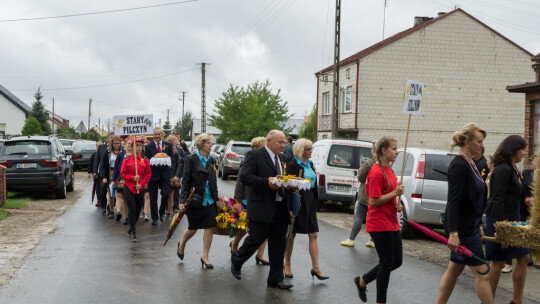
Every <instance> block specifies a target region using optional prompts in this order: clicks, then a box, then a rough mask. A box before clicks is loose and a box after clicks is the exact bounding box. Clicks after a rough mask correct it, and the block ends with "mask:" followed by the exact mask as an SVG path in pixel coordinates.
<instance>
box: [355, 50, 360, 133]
mask: <svg viewBox="0 0 540 304" xmlns="http://www.w3.org/2000/svg"><path fill="white" fill-rule="evenodd" d="M359 71H360V59H358V60H356V108H355V111H354V112H355V113H354V129H358V83H359V82H360V80H359V79H360V75H359ZM356 137H357V138H358V134H356Z"/></svg>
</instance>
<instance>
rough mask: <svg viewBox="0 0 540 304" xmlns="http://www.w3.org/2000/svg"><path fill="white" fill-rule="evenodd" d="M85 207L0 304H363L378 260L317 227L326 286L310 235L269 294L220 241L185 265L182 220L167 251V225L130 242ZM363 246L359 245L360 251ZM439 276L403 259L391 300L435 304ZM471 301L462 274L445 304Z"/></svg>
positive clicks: (142, 226)
mask: <svg viewBox="0 0 540 304" xmlns="http://www.w3.org/2000/svg"><path fill="white" fill-rule="evenodd" d="M218 187H219V189H220V194H224V195H225V196H230V195H232V193H233V187H234V182H233V181H227V182H223V181H221V179H219V182H218ZM89 202H90V189H88V191H87V193H86V195H84V196H83V197H81V199H80V200H79V201H78V202H77V204H76V205H75V206H74V207H73V208H72V209H71V210H69V211H68V212H66V213H65V214H64V215H63V216H62V218H61V220H60V224H59V227H58V229H57V230H56V231H55V232H54V233H52V234H51V235H49V236H47V237H45V238H44V239H43V240H42V242H41V244H40V245H39V246H38V247H37V248H36V249H35V250H34V252H33V253H32V254H31V255H30V256H29V257H28V259H27V261H26V263H25V265H24V266H23V267H22V268H21V269H20V271H19V272H18V274H17V276H16V277H15V278H14V279H13V280H12V281H11V282H9V283H8V284H6V285H4V286H3V287H2V288H1V289H0V302H1V303H10V304H14V303H213V302H217V303H334V302H339V303H360V300H359V299H358V296H357V292H356V288H355V287H354V284H353V282H352V279H353V277H355V276H358V275H361V274H362V273H364V272H367V271H368V270H369V269H370V268H371V267H372V266H373V265H375V264H376V263H377V255H376V253H375V250H374V249H370V248H367V247H364V246H363V245H361V246H358V245H357V246H356V247H355V248H354V249H351V248H344V247H341V246H339V241H340V240H342V239H343V238H344V236H346V235H347V234H348V232H346V231H344V230H343V229H341V228H337V227H334V226H331V225H328V224H327V223H325V222H322V221H319V226H320V230H321V232H320V234H319V256H320V265H321V268H322V270H323V272H324V274H325V275H328V276H330V279H329V280H327V281H317V279H316V278H315V281H312V278H311V275H310V269H311V261H310V257H309V253H308V238H307V236H303V235H298V236H297V238H296V242H295V247H294V249H295V250H294V253H293V273H294V279H291V280H288V279H287V281H290V282H291V283H292V284H294V288H293V289H291V290H285V291H283V290H276V289H271V288H267V287H266V276H267V274H268V266H258V265H255V257H253V258H251V259H250V260H249V261H248V262H246V264H244V267H243V268H242V280H240V281H238V280H236V279H234V278H233V277H232V275H231V274H230V253H229V246H228V244H229V241H230V239H229V237H227V236H215V237H214V239H213V243H212V248H211V250H210V261H211V263H213V264H214V266H215V267H216V268H215V269H213V270H208V269H202V268H201V263H200V261H199V260H200V257H201V254H202V231H199V232H198V233H197V234H196V235H195V236H194V237H193V238H192V239H191V240H190V242H189V243H188V244H187V246H186V250H185V258H184V261H180V260H179V259H178V257H177V256H176V245H177V242H178V241H179V239H180V236H181V234H182V233H183V231H184V230H185V229H186V227H187V219H186V218H184V220H183V221H182V223H181V225H180V226H179V228H178V230H177V231H176V233H175V234H174V236H173V237H172V239H171V240H170V241H169V243H168V244H167V245H166V246H165V247H163V246H162V244H163V241H164V238H165V235H166V233H167V230H168V224H169V222H168V221H166V222H165V223H159V224H158V225H157V226H152V225H150V222H144V221H142V220H140V221H139V223H138V225H137V236H138V237H139V240H140V241H139V242H138V243H132V242H131V241H130V239H129V238H128V237H127V236H126V232H127V230H128V226H125V225H122V224H121V223H119V222H116V221H115V220H109V219H107V218H106V217H105V216H102V215H101V213H100V212H99V210H98V209H97V208H96V207H94V206H92V205H90V203H89ZM365 241H366V240H364V239H361V238H358V239H357V243H358V244H363V243H364V242H365ZM444 270H445V269H444V268H443V267H440V266H438V265H434V264H430V263H426V262H422V261H419V260H416V259H413V258H410V257H408V256H404V260H403V266H402V267H401V268H399V269H398V270H396V271H394V272H392V276H391V279H390V288H389V291H388V302H389V303H406V304H411V303H434V302H435V299H436V296H437V289H438V284H439V281H440V278H441V276H442V274H443V273H444ZM375 295H376V291H375V283H372V284H370V285H369V286H368V303H374V302H375ZM510 300H511V294H510V292H508V291H505V290H498V293H497V299H496V302H497V303H508V302H510ZM478 302H479V301H478V299H477V297H476V294H475V292H474V281H473V279H472V278H470V277H468V276H462V277H461V278H460V280H459V281H458V284H457V285H456V288H455V290H454V293H453V295H452V297H451V299H450V302H449V303H478ZM525 303H537V302H534V301H530V300H527V301H525Z"/></svg>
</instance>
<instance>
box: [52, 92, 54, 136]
mask: <svg viewBox="0 0 540 304" xmlns="http://www.w3.org/2000/svg"><path fill="white" fill-rule="evenodd" d="M52 134H54V97H53V99H52Z"/></svg>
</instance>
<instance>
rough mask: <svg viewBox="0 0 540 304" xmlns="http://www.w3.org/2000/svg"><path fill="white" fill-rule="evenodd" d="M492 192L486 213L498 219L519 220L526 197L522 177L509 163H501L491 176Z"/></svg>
mask: <svg viewBox="0 0 540 304" xmlns="http://www.w3.org/2000/svg"><path fill="white" fill-rule="evenodd" d="M490 183H491V185H490V189H491V191H490V192H491V193H490V194H489V198H488V201H487V208H486V215H489V216H492V217H493V218H495V220H496V221H504V220H509V221H519V220H520V214H519V212H518V209H519V206H520V204H521V203H522V202H523V200H524V199H525V195H524V194H525V191H524V189H523V184H522V182H521V177H520V176H519V175H518V174H517V173H516V171H514V168H512V165H511V164H509V163H500V164H498V165H497V166H496V167H495V168H494V169H493V173H492V174H491V178H490Z"/></svg>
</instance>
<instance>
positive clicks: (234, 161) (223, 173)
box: [218, 140, 251, 180]
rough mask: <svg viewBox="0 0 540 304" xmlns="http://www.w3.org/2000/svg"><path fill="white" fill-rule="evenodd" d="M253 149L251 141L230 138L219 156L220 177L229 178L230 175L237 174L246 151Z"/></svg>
mask: <svg viewBox="0 0 540 304" xmlns="http://www.w3.org/2000/svg"><path fill="white" fill-rule="evenodd" d="M250 150H251V143H249V142H246V141H234V140H230V141H229V142H228V143H227V145H225V148H223V152H222V153H221V155H220V158H219V164H218V177H221V178H222V179H223V180H227V178H228V177H229V175H237V174H238V170H239V169H240V163H241V162H242V161H243V160H244V158H245V156H246V153H247V152H248V151H250Z"/></svg>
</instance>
